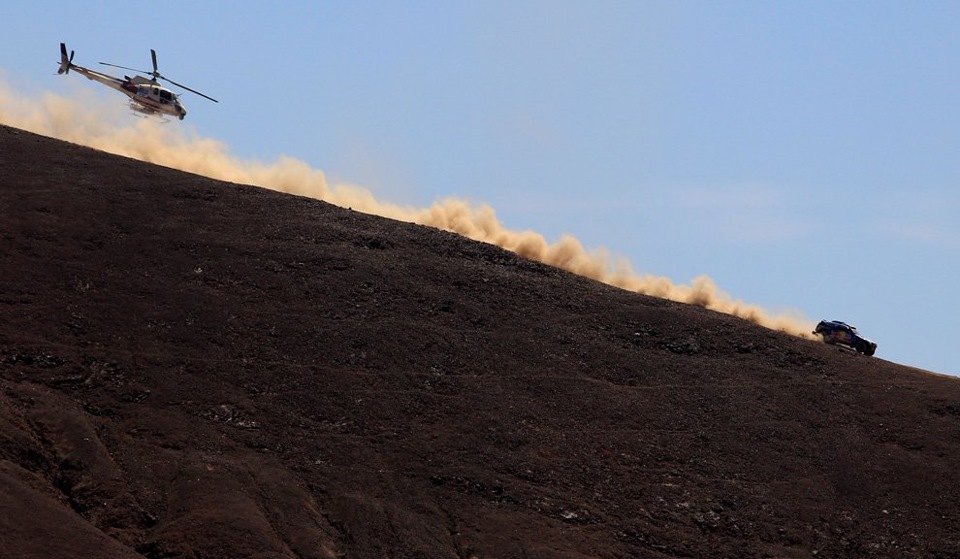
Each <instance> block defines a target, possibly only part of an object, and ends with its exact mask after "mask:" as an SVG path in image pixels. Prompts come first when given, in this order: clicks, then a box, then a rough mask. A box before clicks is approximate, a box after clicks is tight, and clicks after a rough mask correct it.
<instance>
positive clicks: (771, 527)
mask: <svg viewBox="0 0 960 559" xmlns="http://www.w3.org/2000/svg"><path fill="white" fill-rule="evenodd" d="M0 243H2V244H0V247H2V249H0V317H2V319H0V388H2V390H0V557H2V558H24V559H25V558H38V559H39V558H44V559H46V558H51V557H57V558H64V559H69V558H78V559H79V558H84V559H91V558H101V557H102V558H111V559H117V558H134V557H148V558H151V559H159V558H171V557H177V558H197V559H201V558H202V559H213V558H223V559H236V558H241V557H243V558H259V559H275V558H293V557H299V558H304V559H305V558H330V557H348V558H474V557H475V558H478V559H486V558H521V557H529V558H584V559H585V558H615V557H616V558H668V557H693V558H702V557H743V558H754V557H755V558H761V557H768V558H774V557H782V558H794V557H796V558H800V557H916V558H940V559H946V558H957V557H960V517H958V505H957V502H958V499H960V484H958V482H957V480H956V473H957V471H958V467H960V382H958V380H957V379H955V378H950V377H943V376H939V375H934V374H931V373H926V372H923V371H919V370H916V369H911V368H907V367H903V366H898V365H894V364H891V363H888V362H885V361H883V360H882V359H878V358H868V357H864V356H861V355H857V354H854V353H851V352H847V351H841V350H838V349H837V348H834V347H829V346H826V345H824V344H820V343H816V342H811V341H806V340H801V339H798V338H794V337H791V336H788V335H784V334H780V333H777V332H773V331H770V330H767V329H764V328H761V327H758V326H755V325H753V324H751V323H748V322H745V321H743V320H740V319H737V318H733V317H730V316H726V315H720V314H717V313H713V312H710V311H707V310H704V309H702V308H700V307H696V306H689V305H681V304H676V303H671V302H667V301H664V300H660V299H655V298H650V297H645V296H641V295H637V294H634V293H629V292H626V291H622V290H619V289H615V288H612V287H609V286H606V285H602V284H599V283H596V282H592V281H589V280H586V279H583V278H580V277H576V276H573V275H571V274H568V273H565V272H562V271H560V270H557V269H554V268H550V267H547V266H544V265H541V264H538V263H534V262H530V261H527V260H523V259H521V258H519V257H517V256H515V255H513V254H511V253H509V252H505V251H503V250H500V249H498V248H495V247H493V246H489V245H485V244H481V243H477V242H473V241H470V240H467V239H464V238H462V237H459V236H457V235H453V234H450V233H445V232H442V231H438V230H435V229H430V228H426V227H421V226H416V225H411V224H406V223H400V222H395V221H391V220H387V219H383V218H379V217H372V216H368V215H364V214H360V213H356V212H352V211H350V210H347V209H342V208H338V207H334V206H331V205H328V204H326V203H323V202H320V201H316V200H311V199H305V198H299V197H295V196H290V195H285V194H280V193H276V192H272V191H269V190H265V189H260V188H254V187H250V186H238V185H233V184H228V183H223V182H218V181H214V180H210V179H206V178H202V177H197V176H194V175H189V174H185V173H182V172H178V171H173V170H170V169H166V168H162V167H157V166H152V165H148V164H145V163H141V162H137V161H133V160H129V159H124V158H120V157H116V156H111V155H106V154H103V153H99V152H96V151H93V150H90V149H86V148H81V147H78V146H74V145H70V144H66V143H62V142H59V141H56V140H51V139H48V138H42V137H39V136H35V135H32V134H29V133H27V132H22V131H18V130H15V129H12V128H6V127H0ZM824 318H832V317H824ZM879 341H880V342H881V345H880V350H879V354H880V355H882V352H883V345H882V340H879Z"/></svg>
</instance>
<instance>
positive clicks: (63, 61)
mask: <svg viewBox="0 0 960 559" xmlns="http://www.w3.org/2000/svg"><path fill="white" fill-rule="evenodd" d="M70 68H73V51H70V56H69V57H68V56H67V45H66V44H64V43H60V69H59V70H57V73H58V74H69V73H70Z"/></svg>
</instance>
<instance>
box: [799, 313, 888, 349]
mask: <svg viewBox="0 0 960 559" xmlns="http://www.w3.org/2000/svg"><path fill="white" fill-rule="evenodd" d="M813 333H814V334H819V335H820V337H821V338H823V341H824V342H826V343H828V344H840V345H844V346H847V347H849V348H853V349H855V350H857V351H859V352H860V353H862V354H864V355H873V354H874V352H876V351H877V344H876V343H874V342H872V341H870V340H868V339H866V338H864V337H863V336H861V335H860V333H859V332H857V328H856V327H855V326H851V325H849V324H847V323H846V322H840V321H839V320H821V321H820V323H819V324H817V328H816V329H815V330H814V331H813Z"/></svg>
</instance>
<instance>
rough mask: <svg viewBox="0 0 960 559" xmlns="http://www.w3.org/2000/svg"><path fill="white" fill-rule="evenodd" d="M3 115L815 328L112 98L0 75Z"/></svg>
mask: <svg viewBox="0 0 960 559" xmlns="http://www.w3.org/2000/svg"><path fill="white" fill-rule="evenodd" d="M0 122H2V123H4V124H8V125H10V126H14V127H17V128H22V129H25V130H29V131H32V132H36V133H39V134H43V135H46V136H51V137H54V138H58V139H61V140H66V141H69V142H74V143H77V144H82V145H86V146H89V147H92V148H95V149H99V150H103V151H107V152H110V153H115V154H118V155H124V156H127V157H132V158H135V159H139V160H142V161H147V162H150V163H156V164H159V165H164V166H167V167H172V168H175V169H180V170H183V171H188V172H191V173H196V174H198V175H204V176H208V177H211V178H216V179H221V180H225V181H229V182H234V183H241V184H253V185H258V186H263V187H266V188H270V189H274V190H279V191H282V192H288V193H292V194H299V195H303V196H310V197H313V198H318V199H321V200H325V201H327V202H330V203H332V204H336V205H338V206H343V207H350V208H353V209H356V210H359V211H362V212H365V213H371V214H376V215H381V216H384V217H389V218H393V219H398V220H402V221H408V222H413V223H419V224H422V225H430V226H433V227H437V228H440V229H444V230H447V231H453V232H455V233H459V234H461V235H464V236H466V237H469V238H471V239H474V240H478V241H483V242H486V243H490V244H494V245H497V246H500V247H503V248H505V249H507V250H510V251H513V252H515V253H517V254H519V255H521V256H523V257H526V258H529V259H532V260H537V261H540V262H543V263H545V264H549V265H552V266H556V267H558V268H562V269H564V270H567V271H570V272H573V273H575V274H579V275H582V276H586V277H588V278H591V279H595V280H598V281H602V282H604V283H608V284H611V285H614V286H617V287H621V288H623V289H627V290H630V291H635V292H638V293H644V294H648V295H653V296H656V297H661V298H665V299H671V300H673V301H678V302H682V303H691V304H695V305H701V306H704V307H706V308H708V309H712V310H716V311H719V312H723V313H727V314H731V315H735V316H738V317H741V318H744V319H747V320H750V321H752V322H755V323H757V324H760V325H762V326H766V327H768V328H772V329H775V330H781V331H785V332H789V333H791V334H794V335H798V336H803V337H807V335H808V332H810V331H811V330H812V323H811V322H810V321H809V320H806V319H803V318H801V317H799V316H794V315H783V314H781V315H775V314H773V313H770V312H767V311H766V310H764V309H762V308H760V307H758V306H756V305H750V304H746V303H744V302H742V301H739V300H735V299H734V298H733V297H731V296H730V295H728V294H726V293H724V292H723V291H721V290H720V289H718V288H717V286H716V285H715V284H714V282H713V280H711V279H710V278H709V277H707V276H700V277H698V278H696V279H694V280H693V281H692V282H691V285H677V284H675V283H673V282H672V281H670V280H669V279H668V278H665V277H659V276H653V275H649V274H638V273H636V272H634V271H633V269H632V267H631V266H630V264H629V263H627V262H626V261H624V260H623V259H622V258H616V257H613V256H611V255H610V254H609V253H607V252H606V251H604V250H602V249H597V250H587V249H585V248H584V247H583V246H582V245H581V243H580V242H579V241H578V240H577V239H575V238H574V237H572V236H568V235H567V236H563V237H562V238H561V239H560V240H559V241H557V242H554V243H550V242H548V241H547V240H546V238H544V236H543V235H540V234H538V233H535V232H533V231H516V230H511V229H507V228H506V227H504V226H503V224H502V223H501V222H500V221H499V220H498V219H497V216H496V213H495V212H494V210H493V208H491V207H490V206H487V205H483V204H480V205H476V204H471V203H468V202H466V201H464V200H459V199H455V198H449V199H445V200H440V201H438V202H436V203H434V204H433V205H431V206H430V207H428V208H412V207H405V206H400V205H396V204H389V203H384V202H380V201H378V200H377V199H376V198H375V197H374V196H373V194H372V193H370V192H369V191H368V190H365V189H363V188H360V187H356V186H351V185H333V186H331V185H329V184H328V183H327V180H326V176H325V175H324V173H323V172H322V171H319V170H317V169H313V168H311V167H310V166H309V165H307V164H306V163H304V162H302V161H299V160H296V159H293V158H289V157H281V158H279V159H278V160H277V161H275V162H273V163H270V164H262V163H258V162H251V161H243V160H240V159H238V158H236V157H233V156H231V155H230V154H229V153H228V150H227V146H226V145H225V144H224V143H222V142H219V141H217V140H213V139H209V138H201V137H198V136H197V135H196V134H195V133H193V132H191V131H190V130H189V129H186V128H184V127H182V126H181V125H179V124H162V123H159V122H157V121H155V120H154V119H137V121H136V122H134V123H133V124H132V125H131V124H130V117H129V116H128V115H126V114H123V113H122V112H121V111H118V110H117V109H116V105H115V104H113V105H104V104H103V102H102V101H99V100H98V99H94V98H92V97H89V96H86V95H85V96H84V98H83V99H82V101H81V102H78V101H76V100H74V99H68V98H64V97H61V96H58V95H55V94H52V93H45V94H43V95H42V96H41V97H39V98H38V99H37V98H29V97H26V96H23V95H18V94H16V93H14V92H13V91H12V90H11V89H10V88H9V87H7V86H6V85H5V84H4V83H2V82H0Z"/></svg>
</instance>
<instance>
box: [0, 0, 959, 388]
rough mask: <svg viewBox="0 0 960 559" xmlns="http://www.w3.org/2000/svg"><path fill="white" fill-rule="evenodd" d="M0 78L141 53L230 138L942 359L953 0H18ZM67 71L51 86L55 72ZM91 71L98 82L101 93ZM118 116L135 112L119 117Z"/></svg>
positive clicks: (951, 187) (3, 39)
mask: <svg viewBox="0 0 960 559" xmlns="http://www.w3.org/2000/svg"><path fill="white" fill-rule="evenodd" d="M8 11H10V13H9V14H7V16H6V18H5V22H6V25H5V26H4V27H5V31H4V33H3V34H0V52H2V53H3V54H0V80H2V81H4V82H5V83H6V84H7V85H8V86H10V87H12V88H14V89H17V90H20V91H24V92H42V91H54V92H58V93H60V94H69V93H71V92H75V91H77V90H78V89H90V90H94V89H97V90H98V92H97V95H102V96H104V98H107V99H109V98H111V96H115V97H116V103H117V110H118V111H125V110H126V108H125V104H124V102H123V98H122V97H120V96H119V95H118V94H116V93H114V92H111V91H109V90H107V89H106V88H102V87H99V86H97V85H96V84H94V83H93V82H88V81H86V80H83V79H82V78H79V77H77V78H74V77H73V76H72V75H71V76H68V77H67V78H64V77H58V76H54V75H52V74H53V72H54V71H55V70H56V64H55V61H56V60H57V56H58V52H57V49H58V43H59V42H61V41H65V42H66V43H67V44H68V47H69V48H71V49H74V50H76V53H77V54H76V58H75V62H77V63H80V64H83V65H86V66H89V67H94V68H96V67H97V66H98V65H97V64H96V62H98V61H106V62H112V63H116V64H122V65H125V66H133V67H143V68H148V67H149V64H150V59H149V49H150V48H154V49H156V50H157V52H158V57H159V62H160V71H161V72H162V73H164V74H165V75H167V76H170V77H171V78H173V79H174V80H176V81H178V82H180V83H183V84H186V85H188V86H190V87H192V88H195V89H198V90H200V91H202V92H204V93H206V94H208V95H210V96H212V97H215V98H217V99H218V100H219V101H220V103H219V104H214V103H211V102H209V101H207V100H205V99H202V98H200V97H197V96H194V95H191V94H189V93H187V94H185V95H184V97H183V99H184V100H185V102H186V104H187V108H188V109H189V111H190V114H189V116H188V117H187V120H186V121H184V122H183V123H182V124H181V123H171V124H170V125H171V126H185V127H189V128H190V129H191V130H194V131H195V132H196V134H198V135H199V136H202V137H210V138H215V139H218V140H220V141H222V142H224V143H226V144H227V145H228V146H229V149H230V151H231V153H233V154H234V155H236V156H239V157H242V158H248V159H253V160H261V161H264V162H270V161H273V160H275V159H276V158H278V157H280V156H284V155H285V156H292V157H295V158H297V159H300V160H303V161H305V162H307V163H309V164H310V165H311V166H313V167H315V168H317V169H321V170H323V171H324V172H325V173H326V174H327V176H328V178H329V179H330V180H331V182H348V183H353V184H357V185H361V186H363V187H366V188H367V189H369V190H371V191H372V192H373V193H374V194H375V195H376V196H377V197H378V198H380V199H382V200H383V201H388V202H396V203H400V204H407V205H422V206H426V205H429V204H430V203H432V202H433V201H435V200H437V199H439V198H444V197H449V196H454V197H460V198H466V199H469V200H472V201H476V202H484V203H488V204H490V205H491V206H492V207H493V208H494V209H495V210H496V211H497V215H498V216H499V217H500V219H501V220H502V221H503V222H504V223H505V224H506V225H507V226H509V227H511V228H515V229H531V230H534V231H537V232H539V233H542V234H544V235H545V236H546V237H547V238H548V239H555V238H557V237H559V236H560V235H561V234H563V233H570V234H572V235H574V236H575V237H577V238H578V239H580V241H581V242H582V243H583V244H584V245H586V246H587V247H605V248H606V249H608V250H610V251H611V252H613V253H615V254H619V255H622V256H623V257H625V258H626V259H628V260H629V261H630V262H631V263H632V265H633V267H634V269H635V270H637V271H639V272H648V273H651V274H656V275H663V276H667V277H669V278H671V279H673V280H674V281H675V282H679V283H686V282H689V281H690V280H691V279H692V278H694V277H696V276H698V275H701V274H706V275H709V276H710V277H711V278H713V279H714V281H715V282H716V283H717V284H718V285H719V286H720V287H721V288H722V289H723V290H724V291H726V292H728V293H730V294H731V295H733V296H734V297H735V298H739V299H743V300H745V301H747V302H751V303H757V304H760V305H762V306H764V307H766V308H768V309H771V310H774V311H778V310H797V311H799V312H800V313H802V314H803V315H805V316H806V317H807V318H810V319H811V320H818V319H820V318H828V319H840V320H846V321H848V322H851V323H854V324H856V325H858V326H859V328H860V330H861V332H862V333H863V334H864V335H866V336H868V337H870V338H872V339H874V340H875V341H877V342H878V344H879V349H878V352H877V355H878V357H881V358H884V359H889V360H891V361H895V362H898V363H903V364H906V365H911V366H916V367H920V368H924V369H928V370H933V371H937V372H942V373H948V374H960V344H957V343H956V342H955V341H954V337H955V335H956V333H957V332H958V331H960V313H958V312H957V311H958V304H957V302H956V298H955V297H954V292H955V291H956V288H955V287H954V285H953V284H954V283H955V281H956V280H957V279H958V276H960V273H958V272H960V265H958V261H960V259H958V257H960V219H958V215H960V188H958V186H960V157H958V148H960V105H958V100H960V77H958V76H960V72H958V68H960V34H957V33H956V28H957V24H958V23H960V3H958V2H933V1H928V2H884V1H870V2H858V1H845V2H810V1H805V2H792V1H781V2H765V1H756V2H700V1H679V2H678V1H664V2H660V1H625V2H613V1H603V0H600V1H591V2H567V1H562V0H556V1H528V0H512V1H509V2H507V1H483V2H479V1H477V2H466V1H463V2H456V1H435V2H386V1H383V2H295V1H291V2H282V3H269V4H268V3H267V2H218V1H205V2H180V1H168V2H163V3H161V4H157V3H129V2H86V3H80V2H52V1H46V2H45V1H36V2H23V3H22V5H20V6H18V7H17V9H16V10H8ZM69 82H73V83H69ZM99 90H102V91H99ZM130 118H131V119H132V118H134V117H132V116H131V117H130Z"/></svg>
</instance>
